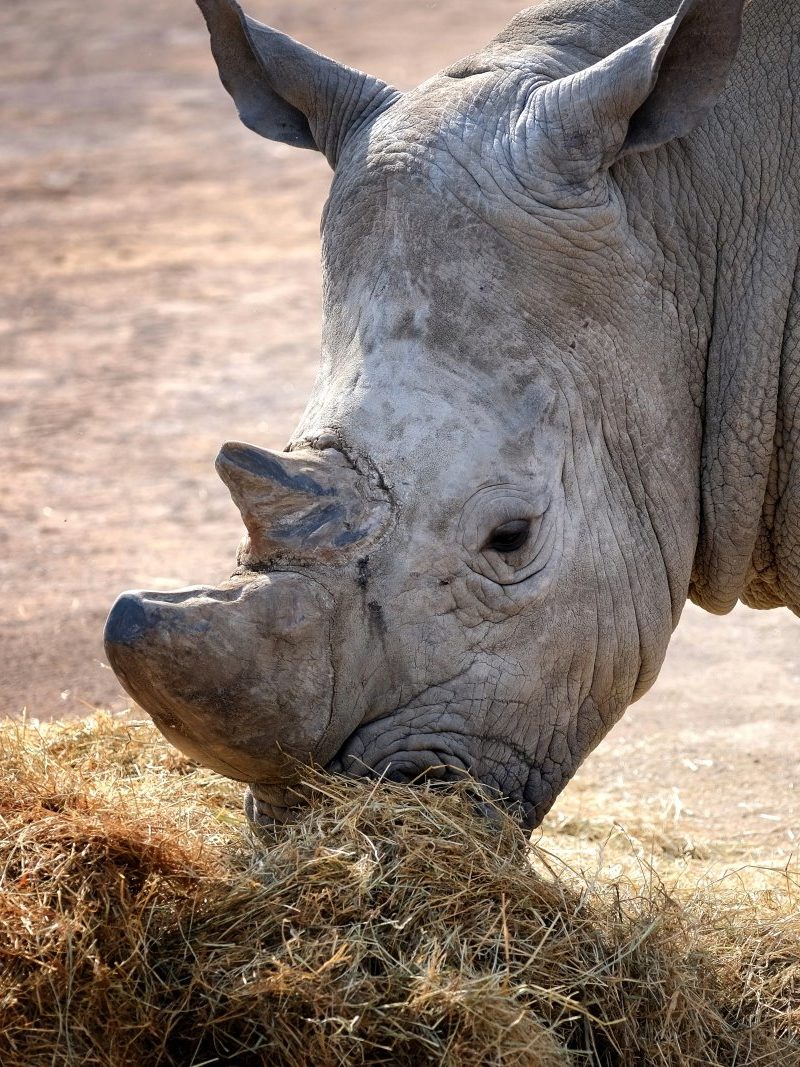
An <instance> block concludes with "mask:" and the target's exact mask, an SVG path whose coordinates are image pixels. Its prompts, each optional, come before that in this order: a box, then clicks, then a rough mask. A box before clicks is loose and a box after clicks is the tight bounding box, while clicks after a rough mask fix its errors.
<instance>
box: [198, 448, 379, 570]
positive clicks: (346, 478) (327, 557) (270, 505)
mask: <svg viewBox="0 0 800 1067" xmlns="http://www.w3.org/2000/svg"><path fill="white" fill-rule="evenodd" d="M216 466H217V471H218V473H219V476H220V477H221V478H222V480H223V482H225V484H226V485H227V487H228V489H229V490H230V493H231V496H232V497H233V501H234V503H235V504H236V506H237V507H238V509H239V511H240V512H241V515H242V519H243V520H244V524H245V526H246V527H247V533H248V537H247V539H246V540H245V542H244V545H243V547H242V550H241V554H240V555H241V559H242V562H244V563H248V564H254V565H258V564H266V563H269V562H271V561H272V560H275V559H280V558H284V559H290V560H292V561H303V560H308V561H309V562H313V561H327V562H336V561H337V560H339V559H343V558H347V557H348V556H349V555H351V554H352V553H353V552H354V551H361V550H362V549H363V548H364V547H365V545H366V544H368V543H369V542H371V541H373V540H375V538H376V537H378V536H379V535H380V534H381V533H382V532H383V530H384V529H385V527H386V525H387V523H388V520H389V514H390V507H389V498H388V495H387V493H386V491H385V490H384V489H382V488H381V487H380V486H379V485H378V484H377V481H376V479H375V478H373V477H371V476H370V475H366V474H362V473H361V472H359V471H357V470H356V469H355V468H354V467H353V466H352V465H351V464H350V463H349V461H348V460H347V458H346V457H345V456H344V455H343V454H342V453H341V452H339V451H337V450H336V449H325V450H323V451H316V450H314V449H301V450H298V451H296V452H270V451H268V450H266V449H262V448H256V447H255V446H254V445H246V444H240V443H239V442H229V443H228V444H226V445H223V447H222V448H221V449H220V452H219V455H218V456H217V462H216Z"/></svg>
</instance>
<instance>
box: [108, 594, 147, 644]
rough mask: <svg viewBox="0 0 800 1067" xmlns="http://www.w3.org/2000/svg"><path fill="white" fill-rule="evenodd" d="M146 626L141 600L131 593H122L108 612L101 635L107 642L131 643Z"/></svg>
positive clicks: (145, 614)
mask: <svg viewBox="0 0 800 1067" xmlns="http://www.w3.org/2000/svg"><path fill="white" fill-rule="evenodd" d="M148 628H149V622H148V619H147V613H146V611H145V610H144V607H143V606H142V602H141V600H140V599H139V598H138V597H137V596H136V595H135V594H133V593H123V594H122V596H119V597H117V599H116V601H115V603H114V606H113V607H112V609H111V611H110V612H109V614H108V619H107V620H106V628H105V633H104V635H103V636H104V638H105V641H106V643H107V644H111V645H132V644H133V643H134V641H136V640H138V638H140V637H141V636H142V634H143V633H145V631H146V630H147V629H148Z"/></svg>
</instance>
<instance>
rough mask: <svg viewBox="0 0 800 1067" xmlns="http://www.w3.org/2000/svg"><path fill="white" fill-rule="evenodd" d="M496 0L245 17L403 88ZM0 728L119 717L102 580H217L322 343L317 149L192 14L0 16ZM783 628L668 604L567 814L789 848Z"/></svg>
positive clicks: (799, 805)
mask: <svg viewBox="0 0 800 1067" xmlns="http://www.w3.org/2000/svg"><path fill="white" fill-rule="evenodd" d="M517 4H518V0H496V2H495V3H493V4H491V5H486V4H479V3H476V2H474V0H469V2H467V3H463V2H460V3H457V2H456V0H443V2H440V3H425V2H422V0H412V2H410V3H407V4H398V3H396V0H372V2H370V3H366V2H357V0H347V2H342V3H336V4H322V3H319V2H316V3H315V2H312V0H301V2H294V3H288V2H285V0H284V2H280V3H272V4H267V3H266V0H253V3H252V4H251V10H252V12H253V13H254V14H256V15H257V16H260V17H261V18H263V19H264V20H265V21H266V20H269V21H270V22H272V23H273V24H274V25H276V26H278V27H280V28H281V29H283V30H285V31H287V32H289V33H293V34H294V35H296V36H299V37H302V38H303V39H304V40H305V41H307V42H308V43H309V44H312V45H313V46H315V47H317V48H319V49H320V50H323V51H327V52H329V53H332V54H335V55H336V56H337V57H338V58H341V59H343V60H345V61H347V62H349V63H351V64H352V65H355V66H361V67H363V68H366V69H370V70H372V71H374V72H375V73H377V74H380V75H381V76H383V77H385V78H387V79H388V80H390V81H392V82H394V83H395V84H397V85H398V86H400V87H401V88H403V87H406V86H409V85H411V84H413V83H414V82H416V81H419V80H421V79H422V78H424V77H426V76H427V75H428V74H430V73H432V72H433V71H434V70H436V69H437V68H438V67H440V66H441V65H442V64H444V63H445V62H448V61H450V60H452V59H455V58H457V57H458V56H459V55H462V54H464V53H465V52H467V51H469V50H470V49H471V48H473V47H476V46H478V45H480V43H481V42H482V41H484V40H486V39H487V38H488V37H489V36H490V35H491V33H493V32H494V31H496V30H497V29H499V28H500V27H501V26H502V24H503V23H504V21H505V20H506V19H507V18H508V17H509V16H510V15H511V14H512V13H513V12H514V11H515V10H516V9H517ZM0 39H2V40H3V42H4V46H5V47H4V50H3V52H4V61H3V64H2V66H1V67H0V107H1V108H2V114H3V138H2V142H1V143H0V196H2V204H3V208H2V212H3V215H2V227H1V228H0V294H1V296H2V303H1V304H0V420H1V421H0V425H2V430H3V441H4V446H5V460H4V463H3V467H2V473H0V711H2V712H4V713H7V714H12V715H15V714H19V713H20V712H21V711H22V709H23V708H27V711H28V714H30V715H33V716H39V717H42V718H47V717H53V716H59V715H63V714H76V713H82V712H85V711H86V709H87V707H88V708H94V707H96V706H108V707H111V708H114V709H122V708H124V707H126V706H127V705H128V701H127V698H126V697H125V695H124V693H122V691H121V690H120V689H119V687H118V686H117V684H116V682H115V679H114V676H113V674H112V673H111V671H110V670H109V669H108V667H107V665H106V664H105V662H104V657H103V651H102V640H101V634H102V626H103V621H104V618H105V614H106V612H107V610H108V607H109V606H110V604H111V602H112V601H113V599H114V597H115V596H116V594H117V593H118V592H119V591H120V590H121V589H123V588H128V587H132V586H149V587H151V588H170V587H174V586H179V585H184V584H192V583H195V582H199V581H213V580H214V579H215V578H218V577H221V576H223V575H224V574H225V573H227V571H228V570H229V568H230V563H231V560H232V555H233V551H234V548H235V544H236V542H237V541H238V538H239V535H240V527H239V519H238V515H237V513H236V512H235V510H234V508H233V506H232V504H231V503H230V501H229V498H228V497H227V493H226V491H225V490H224V488H223V487H222V485H221V484H220V483H218V481H217V480H216V478H215V476H214V473H213V468H212V462H213V457H214V455H215V453H216V450H217V447H218V446H219V444H220V443H221V442H222V441H224V440H226V439H228V438H239V439H244V440H252V441H254V442H257V443H260V444H262V445H265V446H271V447H280V446H281V445H282V444H283V442H284V441H285V439H286V438H287V436H288V434H289V432H290V431H291V428H292V426H293V423H294V422H295V420H296V418H297V416H298V414H299V412H300V410H301V409H302V407H303V404H304V400H305V397H306V395H307V393H308V390H309V387H310V384H311V381H312V378H313V374H314V370H315V366H316V352H317V348H318V332H319V270H318V262H317V261H318V218H319V213H320V208H321V205H322V202H323V199H324V196H325V191H326V188H327V184H328V180H329V172H328V169H327V164H326V163H325V162H324V161H323V160H322V159H321V158H320V157H318V156H317V155H316V154H314V153H310V152H300V151H294V152H293V151H291V150H290V149H287V148H284V147H282V146H276V145H271V144H268V143H267V142H265V141H262V140H261V139H259V138H257V137H255V136H254V135H253V134H250V133H249V132H248V131H246V130H245V129H244V128H243V127H242V126H240V125H239V123H238V121H237V119H236V116H235V113H234V111H233V108H232V105H231V103H230V101H229V99H228V97H227V96H226V94H225V93H224V92H223V90H222V88H221V86H220V85H219V82H218V80H217V76H216V72H215V70H214V67H213V65H212V61H211V58H210V55H209V52H208V47H207V36H206V33H205V28H204V26H203V24H202V21H201V19H200V17H199V14H198V13H197V12H196V10H195V8H194V5H193V4H192V3H191V2H190V0H184V2H181V3H170V4H165V3H162V2H158V0H137V2H133V0H108V2H106V3H103V4H93V5H88V6H87V5H80V4H73V3H65V2H63V0H39V2H38V3H36V4H26V3H23V2H22V0H7V2H6V3H4V4H3V5H2V7H0ZM798 636H800V622H798V620H796V619H794V618H793V617H792V616H790V615H789V613H788V612H785V611H776V612H771V613H767V614H756V613H754V612H748V611H746V610H745V609H741V610H738V611H736V612H734V614H733V615H732V616H730V617H728V618H726V619H714V618H711V617H710V616H706V615H703V614H702V613H701V612H699V611H697V610H694V609H687V612H686V614H685V617H684V621H683V622H682V623H681V626H680V628H679V630H678V633H677V635H676V637H675V639H674V643H673V646H672V648H671V651H670V655H669V659H668V663H667V666H666V668H665V670H664V673H663V675H662V677H661V679H660V681H659V683H658V684H657V686H656V688H655V689H654V691H653V692H652V693H650V694H649V695H648V696H647V697H646V698H645V699H644V700H643V701H641V702H640V703H639V704H638V705H636V706H635V707H634V708H633V709H631V711H630V712H629V713H628V715H627V717H626V719H625V720H624V721H623V723H621V724H620V725H619V726H618V727H617V728H616V729H615V731H614V732H613V733H612V735H611V737H610V738H609V739H607V741H606V742H605V743H604V744H603V745H602V746H601V748H600V749H599V750H598V752H597V753H596V754H595V755H594V756H593V757H592V758H591V759H590V760H589V761H588V763H587V765H586V766H585V768H584V769H583V770H582V772H581V773H580V775H579V778H578V780H577V781H576V783H575V785H574V786H573V787H572V788H571V790H570V791H569V792H568V793H567V794H566V796H565V798H564V805H565V807H564V808H563V809H562V810H569V811H573V812H576V813H580V812H583V813H587V812H589V813H596V812H597V810H598V807H599V806H601V805H602V807H603V809H604V810H605V811H606V812H609V811H610V812H612V813H613V812H614V810H615V807H616V806H617V805H618V806H619V807H620V810H623V809H624V808H625V807H626V806H627V807H628V808H629V806H630V805H631V804H633V805H635V806H640V807H641V809H642V810H644V811H652V812H653V813H654V814H656V815H659V816H660V817H662V818H664V817H666V818H668V819H670V820H671V821H672V822H674V823H675V824H676V825H680V827H682V828H683V829H685V832H686V834H687V836H688V837H691V835H692V834H697V835H699V836H704V837H715V838H720V839H725V840H727V841H728V842H730V843H731V844H732V845H735V846H736V847H738V848H740V849H741V851H742V854H743V855H744V854H746V853H747V854H750V853H751V852H753V851H755V852H756V853H758V854H760V855H764V856H768V857H769V858H771V859H772V860H776V861H777V860H780V859H781V857H783V856H785V855H786V854H788V853H789V852H791V851H792V849H793V848H794V847H795V837H794V833H795V828H796V829H797V832H798V833H800V785H798V782H799V781H800V645H798Z"/></svg>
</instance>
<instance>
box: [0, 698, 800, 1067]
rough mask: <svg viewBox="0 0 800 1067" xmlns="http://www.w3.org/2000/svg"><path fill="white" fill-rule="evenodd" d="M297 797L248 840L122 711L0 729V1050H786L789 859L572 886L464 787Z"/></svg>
mask: <svg viewBox="0 0 800 1067" xmlns="http://www.w3.org/2000/svg"><path fill="white" fill-rule="evenodd" d="M311 789H312V792H313V795H314V799H313V804H312V807H311V809H310V810H309V812H308V813H307V815H306V816H305V818H304V819H303V820H302V821H301V822H300V823H299V824H297V825H296V826H294V827H293V828H291V829H289V830H288V831H285V832H282V833H281V834H280V835H279V836H277V837H276V839H275V840H274V841H272V842H267V841H259V840H255V839H253V838H252V837H251V836H250V835H249V834H248V832H247V831H246V829H245V828H244V826H243V821H242V817H241V815H240V814H239V812H240V803H241V798H240V790H239V788H238V787H236V786H229V785H228V784H227V783H225V782H223V781H221V780H220V779H218V778H215V777H214V776H213V775H211V774H209V773H207V772H204V771H201V770H197V769H196V768H194V767H193V766H192V765H191V764H190V763H189V762H188V761H185V760H183V759H182V758H181V757H179V756H176V755H174V754H173V753H172V752H171V750H169V749H168V748H167V746H166V745H164V744H163V743H162V742H160V740H159V739H158V737H157V735H156V734H155V732H154V731H153V730H152V729H151V728H150V727H148V726H145V725H144V724H135V723H131V722H128V721H124V720H114V719H111V718H110V717H107V716H101V717H97V718H94V719H91V720H86V721H84V722H81V723H73V724H66V725H57V726H49V727H47V728H41V729H40V730H39V729H35V728H33V727H31V726H30V725H28V726H21V725H19V724H5V725H4V726H2V727H1V728H0V819H1V820H2V830H1V831H0V850H1V852H2V860H1V861H0V862H1V863H2V867H1V868H0V870H1V872H2V874H1V877H2V890H3V892H2V898H0V1063H1V1064H2V1065H3V1067H39V1065H45V1064H47V1065H48V1067H54V1065H60V1064H75V1065H78V1064H80V1065H94V1064H98V1065H113V1067H122V1065H128V1064H131V1065H133V1064H136V1065H141V1064H144V1065H150V1064H164V1065H172V1064H174V1065H176V1067H177V1065H180V1067H200V1065H201V1064H212V1063H213V1064H242V1065H249V1064H253V1065H255V1064H262V1063H263V1064H276V1065H283V1064H286V1065H292V1067H301V1065H302V1067H306V1065H314V1067H317V1065H323V1067H324V1065H328V1064H330V1065H338V1064H347V1065H350V1064H399V1065H404V1064H408V1065H412V1064H414V1065H416V1064H448V1065H454V1067H455V1065H459V1067H460V1065H466V1067H469V1065H478V1064H480V1065H484V1064H507V1065H511V1064H524V1065H532V1067H557V1065H558V1067H560V1065H566V1064H570V1065H577V1064H603V1065H634V1064H637V1065H639V1064H641V1065H648V1067H650V1065H665V1067H666V1065H690V1064H692V1065H701V1064H702V1065H709V1064H719V1065H723V1064H724V1065H725V1067H732V1065H755V1064H764V1065H769V1067H779V1065H786V1067H789V1065H791V1067H797V1064H798V1063H800V915H799V914H798V910H797V902H798V894H797V889H796V883H795V881H794V880H793V878H792V877H791V875H790V874H789V872H786V873H785V875H784V876H783V878H782V879H779V880H776V882H775V885H774V886H773V888H772V889H771V890H770V891H769V892H764V891H761V892H759V893H758V894H755V893H753V892H750V891H748V890H747V888H746V885H745V881H744V880H743V878H742V876H739V877H738V878H737V879H733V880H730V879H729V880H727V881H723V882H722V883H720V884H718V885H716V886H715V887H714V888H713V891H709V892H700V891H697V890H695V891H694V892H689V893H687V892H683V893H681V894H680V895H676V894H675V893H672V892H670V891H668V889H667V887H666V886H665V885H664V884H663V883H662V882H661V881H660V880H659V878H658V876H657V875H656V873H655V872H654V871H653V870H652V869H651V868H647V867H643V868H641V877H640V878H638V879H632V878H626V879H625V880H624V881H619V880H618V881H616V882H609V881H607V880H603V879H594V880H593V879H591V878H590V879H588V880H587V878H586V877H584V876H582V875H579V874H578V873H576V872H573V871H570V870H569V869H568V868H567V867H566V866H565V865H564V863H563V862H562V861H560V860H558V859H556V858H555V857H554V856H553V854H552V850H551V851H550V852H545V851H544V850H543V849H542V848H541V847H534V848H533V850H531V848H530V846H529V845H528V843H527V842H526V841H525V840H524V838H523V836H522V835H521V834H520V833H519V832H518V831H517V830H516V828H515V827H514V826H513V825H512V824H511V823H509V822H507V821H501V822H500V824H499V826H498V827H494V826H492V825H490V824H489V823H488V822H486V821H481V820H478V819H476V817H475V816H474V815H473V813H472V810H471V808H470V806H469V801H468V798H467V797H466V795H465V791H464V789H460V790H459V789H456V790H455V791H453V792H450V793H442V792H439V791H425V790H412V789H407V788H402V787H399V786H393V785H389V784H378V785H374V784H373V785H363V784H360V785H356V784H349V783H346V782H342V781H340V780H336V779H332V778H329V777H317V778H314V779H313V780H312V781H311ZM551 845H552V842H551Z"/></svg>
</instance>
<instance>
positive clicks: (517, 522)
mask: <svg viewBox="0 0 800 1067" xmlns="http://www.w3.org/2000/svg"><path fill="white" fill-rule="evenodd" d="M530 529H531V524H530V523H529V522H528V520H527V519H512V520H511V522H504V523H503V525H502V526H495V528H494V529H493V530H492V532H491V534H490V535H489V538H488V540H487V541H486V544H485V545H484V546H483V551H484V552H487V551H491V552H500V553H501V554H503V555H509V554H510V553H511V552H516V551H517V550H518V549H520V548H522V546H523V545H524V544H525V542H526V541H527V540H528V534H529V533H530Z"/></svg>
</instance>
